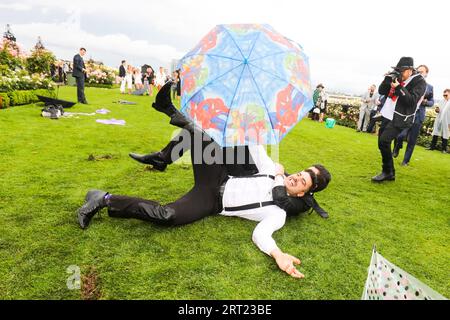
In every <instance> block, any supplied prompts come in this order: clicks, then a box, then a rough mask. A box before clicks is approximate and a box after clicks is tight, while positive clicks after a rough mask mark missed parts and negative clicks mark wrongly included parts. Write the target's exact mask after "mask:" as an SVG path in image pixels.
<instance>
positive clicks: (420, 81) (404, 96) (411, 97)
mask: <svg viewBox="0 0 450 320" xmlns="http://www.w3.org/2000/svg"><path fill="white" fill-rule="evenodd" d="M391 82H392V79H391V78H390V77H385V78H384V80H383V82H382V83H381V84H380V87H379V88H378V93H379V94H382V95H385V96H388V95H389V91H390V90H391ZM426 88H427V83H426V82H425V79H424V78H423V77H422V76H421V75H419V76H417V77H415V78H414V79H412V80H411V82H410V83H408V85H407V86H406V87H402V86H398V87H397V88H396V89H395V95H396V96H397V97H398V100H397V105H396V106H395V111H397V112H399V113H401V114H403V115H406V116H409V117H403V116H401V115H399V114H397V113H394V118H393V119H392V124H393V125H394V127H397V128H400V129H404V128H409V127H411V125H412V123H413V120H414V113H415V111H416V109H417V104H418V103H419V100H420V98H422V96H423V95H424V94H425V90H426Z"/></svg>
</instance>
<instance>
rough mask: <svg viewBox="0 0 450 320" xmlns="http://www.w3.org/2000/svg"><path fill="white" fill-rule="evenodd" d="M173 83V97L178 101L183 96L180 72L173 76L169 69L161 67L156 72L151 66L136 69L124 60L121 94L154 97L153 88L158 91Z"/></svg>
mask: <svg viewBox="0 0 450 320" xmlns="http://www.w3.org/2000/svg"><path fill="white" fill-rule="evenodd" d="M167 81H172V82H173V86H172V95H173V98H174V99H176V100H179V99H180V96H181V81H180V70H175V71H174V72H173V73H172V74H170V73H169V72H168V70H167V69H164V68H163V67H159V69H158V71H157V72H155V71H154V70H153V68H152V67H151V66H149V65H143V66H142V67H140V68H138V67H134V66H132V65H131V64H128V63H127V61H126V60H122V63H121V65H120V67H119V82H120V93H122V94H126V93H128V94H137V95H149V96H152V95H153V88H154V87H156V88H157V90H158V91H159V89H161V87H162V86H163V85H164V84H165V83H166V82H167Z"/></svg>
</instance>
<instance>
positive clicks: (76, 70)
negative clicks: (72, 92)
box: [73, 48, 87, 104]
mask: <svg viewBox="0 0 450 320" xmlns="http://www.w3.org/2000/svg"><path fill="white" fill-rule="evenodd" d="M85 54H86V49H85V48H80V52H79V53H78V54H76V55H75V56H74V57H73V77H74V78H75V79H76V82H77V98H78V103H83V104H87V101H86V96H85V95H84V82H85V80H86V66H85V65H84V60H83V56H84V55H85Z"/></svg>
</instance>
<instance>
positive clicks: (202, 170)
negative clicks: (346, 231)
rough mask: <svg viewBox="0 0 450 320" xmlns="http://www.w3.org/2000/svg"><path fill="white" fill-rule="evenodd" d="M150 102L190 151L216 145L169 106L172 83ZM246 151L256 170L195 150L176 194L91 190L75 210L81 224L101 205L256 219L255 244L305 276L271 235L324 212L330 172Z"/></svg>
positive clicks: (140, 214)
mask: <svg viewBox="0 0 450 320" xmlns="http://www.w3.org/2000/svg"><path fill="white" fill-rule="evenodd" d="M153 106H154V107H155V108H156V109H157V110H159V111H162V112H164V113H166V114H168V115H169V116H170V117H171V120H170V123H171V124H173V125H176V126H178V127H181V128H183V129H184V130H186V131H185V132H188V133H189V135H190V136H191V139H190V141H191V146H190V147H191V150H194V143H198V144H201V150H202V153H201V154H202V155H203V154H205V153H204V152H203V151H205V150H206V149H207V148H208V149H211V150H219V149H220V147H219V146H218V145H217V143H216V142H215V141H214V140H212V139H211V138H209V137H208V136H207V135H206V133H205V132H203V131H202V130H200V129H199V128H197V127H196V126H195V124H194V123H192V122H191V121H190V120H188V119H187V118H185V117H184V115H183V114H181V113H180V112H179V111H178V110H177V109H176V108H175V107H174V106H173V105H172V103H171V101H170V83H169V85H167V84H166V85H165V86H164V87H163V88H162V89H161V90H160V92H159V93H158V95H157V98H156V103H155V104H154V105H153ZM196 136H197V137H198V136H200V137H201V139H195V137H196ZM197 147H198V145H197ZM211 147H213V148H211ZM248 150H249V152H250V155H251V157H252V159H253V161H254V163H255V165H256V168H257V171H258V172H257V174H255V175H251V176H243V177H232V176H230V175H229V170H227V166H226V165H224V164H218V163H213V164H207V163H206V161H205V159H203V158H202V159H200V160H199V159H195V156H194V155H195V152H191V160H192V168H193V173H194V186H193V188H192V189H191V190H190V191H189V192H188V193H187V194H186V195H184V196H183V197H181V198H180V199H178V200H176V201H175V202H173V203H169V204H167V205H161V204H159V203H158V202H155V201H152V200H145V199H140V198H133V197H128V196H120V195H113V194H110V193H108V192H105V191H100V190H91V191H89V192H88V193H87V195H86V198H85V201H86V202H85V204H84V205H83V206H82V207H81V208H80V209H79V211H78V222H79V224H80V226H81V228H83V229H85V228H87V227H88V225H89V223H90V221H91V219H92V217H93V216H94V215H95V214H96V213H97V212H98V211H100V210H101V209H102V208H105V207H106V208H107V209H108V214H109V216H110V217H115V218H135V219H140V220H145V221H150V222H153V223H157V224H161V225H166V226H178V225H183V224H188V223H192V222H194V221H197V220H199V219H202V218H204V217H207V216H210V215H213V214H220V215H223V216H231V217H241V218H244V219H248V220H253V221H258V222H259V223H258V225H257V226H256V228H255V230H254V231H253V236H252V239H253V242H254V243H255V244H256V246H257V247H258V248H259V249H260V250H261V251H263V252H264V253H266V254H268V255H270V256H271V257H273V258H274V259H275V261H276V263H277V264H278V266H279V268H280V269H281V270H283V271H285V272H286V273H288V274H289V275H291V276H292V277H294V278H303V277H304V276H303V274H301V273H300V272H299V271H298V270H297V268H296V267H295V266H294V265H295V264H296V265H298V264H300V260H299V259H297V258H296V257H293V256H291V255H289V254H287V253H284V252H282V251H281V250H280V249H279V248H278V246H277V245H276V243H275V241H274V239H273V238H272V234H273V233H274V232H275V231H277V230H279V229H280V228H282V227H283V225H284V223H285V220H286V216H293V215H298V214H299V213H300V212H306V211H309V210H310V209H311V208H313V209H315V210H316V211H318V212H319V213H321V215H322V216H323V217H326V213H325V212H324V211H323V210H322V209H321V208H320V207H319V206H318V204H317V202H315V200H314V198H313V194H314V193H315V192H319V191H321V190H323V189H325V188H326V187H327V185H328V183H329V181H330V179H331V175H330V173H329V172H328V171H327V170H326V169H325V168H324V167H323V166H322V165H314V166H312V167H310V168H308V169H306V170H304V171H301V172H298V173H296V174H293V175H286V174H285V172H284V168H283V166H281V165H279V164H276V163H274V162H273V161H272V159H271V158H270V157H269V156H268V155H267V153H266V151H265V150H264V148H263V147H262V146H250V147H248ZM228 167H229V166H228Z"/></svg>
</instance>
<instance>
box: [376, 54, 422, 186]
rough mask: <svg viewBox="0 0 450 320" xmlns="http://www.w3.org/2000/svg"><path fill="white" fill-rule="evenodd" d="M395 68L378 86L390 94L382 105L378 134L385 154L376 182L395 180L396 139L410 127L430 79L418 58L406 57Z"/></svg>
mask: <svg viewBox="0 0 450 320" xmlns="http://www.w3.org/2000/svg"><path fill="white" fill-rule="evenodd" d="M392 68H393V69H394V70H393V71H391V72H389V73H387V74H386V75H385V78H384V80H383V82H382V83H381V84H380V86H379V88H378V93H379V94H380V95H386V96H387V98H386V102H385V104H384V106H383V108H382V109H381V115H382V121H381V126H380V130H379V135H378V149H379V150H380V153H381V158H382V163H383V164H382V172H381V173H380V174H379V175H377V176H375V177H373V178H372V181H373V182H377V183H380V182H384V181H394V180H395V168H394V160H393V157H392V150H391V144H392V141H393V140H394V139H395V138H397V136H398V135H399V134H400V132H402V130H404V129H406V128H410V127H411V126H412V124H413V122H414V118H415V115H416V112H417V109H418V106H419V105H420V103H421V102H422V99H423V96H424V94H425V90H426V86H427V84H426V81H425V79H424V78H423V76H422V75H421V74H419V73H417V72H416V70H415V68H414V60H413V58H411V57H402V58H401V59H400V60H399V62H398V63H397V66H396V67H392Z"/></svg>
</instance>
